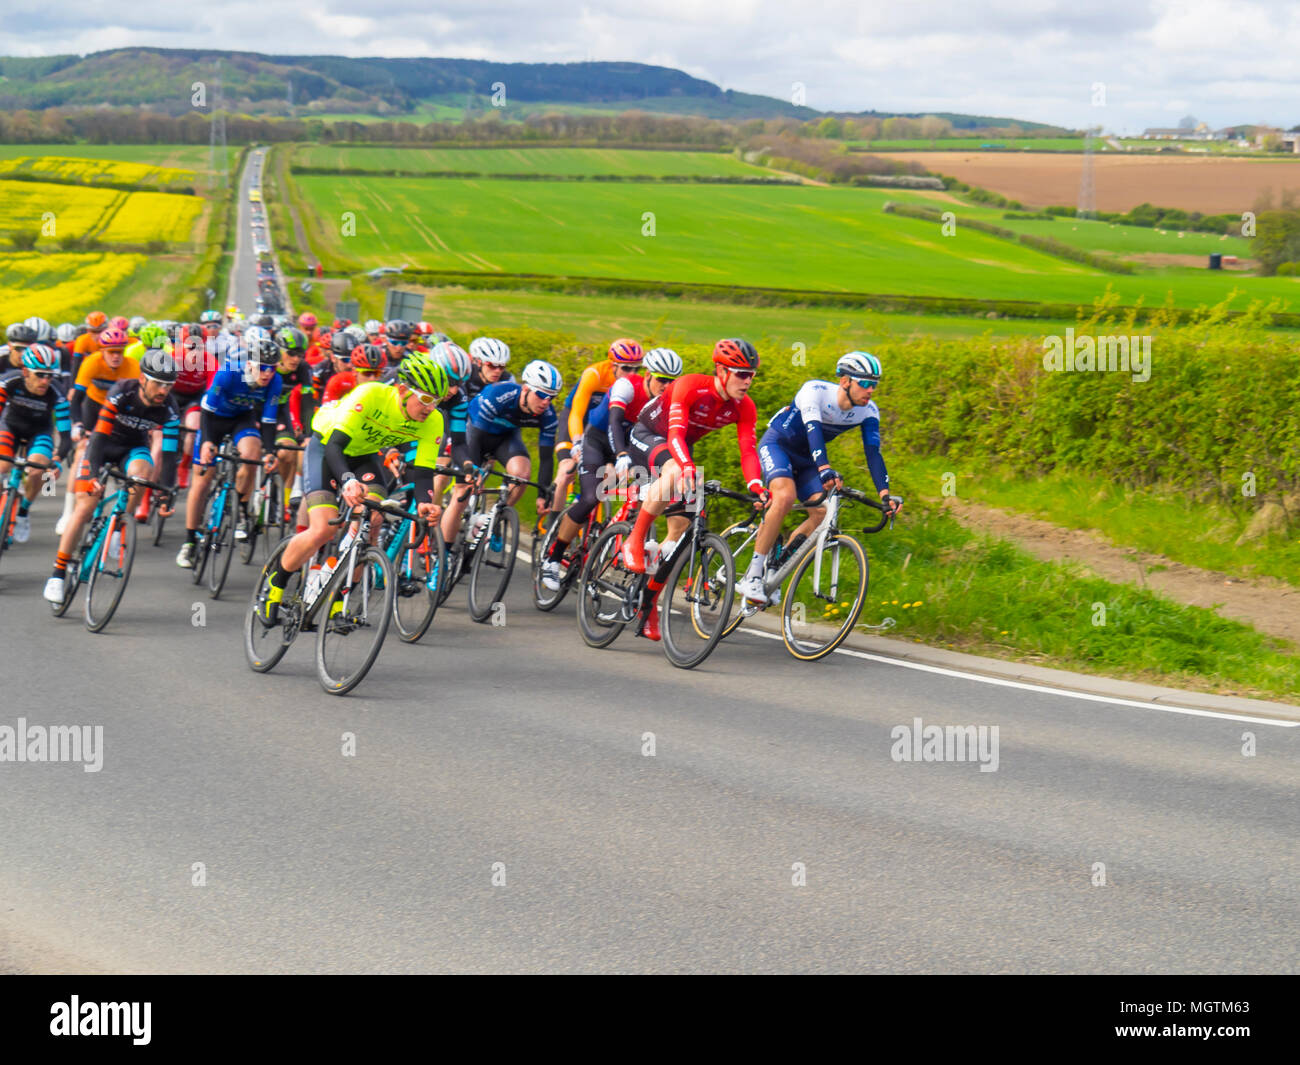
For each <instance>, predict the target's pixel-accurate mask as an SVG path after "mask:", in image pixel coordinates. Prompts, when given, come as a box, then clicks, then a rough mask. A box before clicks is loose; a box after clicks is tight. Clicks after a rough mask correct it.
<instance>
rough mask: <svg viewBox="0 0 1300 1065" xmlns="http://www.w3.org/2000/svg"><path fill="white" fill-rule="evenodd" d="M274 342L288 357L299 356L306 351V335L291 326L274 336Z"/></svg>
mask: <svg viewBox="0 0 1300 1065" xmlns="http://www.w3.org/2000/svg"><path fill="white" fill-rule="evenodd" d="M275 342H276V343H277V344H279V345H280V347H282V348H284V350H285V351H287V352H288V353H289V354H290V355H301V354H303V353H304V352H305V351H306V350H307V334H306V333H304V332H303V331H302V330H301V329H295V328H294V327H293V326H291V325H286V326H285V327H284V328H283V329H281V330H280V331H279V332H278V333H276V334H275Z"/></svg>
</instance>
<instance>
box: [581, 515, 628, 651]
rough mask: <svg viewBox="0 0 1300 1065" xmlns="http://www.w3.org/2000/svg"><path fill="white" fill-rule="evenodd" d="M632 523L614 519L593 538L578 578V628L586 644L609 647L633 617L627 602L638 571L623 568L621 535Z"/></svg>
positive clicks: (625, 533)
mask: <svg viewBox="0 0 1300 1065" xmlns="http://www.w3.org/2000/svg"><path fill="white" fill-rule="evenodd" d="M631 531H632V523H631V522H627V521H619V522H615V523H614V524H613V525H611V526H610V527H609V528H608V529H606V530H605V531H604V532H603V533H601V534H600V536H598V537H597V538H596V542H595V543H594V544H592V545H591V550H590V551H589V552H587V562H586V564H585V565H584V566H583V567H582V574H581V576H579V578H578V593H577V594H578V632H580V633H581V634H582V639H583V641H584V642H585V643H586V644H587V646H588V647H597V648H600V647H608V646H609V645H610V644H611V643H613V642H614V641H615V640H617V639H618V637H619V634H620V633H621V632H622V631H623V630H624V629H625V628H626V627H627V624H628V622H629V621H630V620H631V619H632V612H631V609H630V607H629V606H628V604H629V602H630V601H631V599H632V591H633V585H634V584H635V583H636V581H637V579H638V575H637V574H635V573H631V572H629V571H628V570H626V569H624V568H623V559H622V550H623V538H624V537H625V536H627V535H628V534H629V533H630V532H631Z"/></svg>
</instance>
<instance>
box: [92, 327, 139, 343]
mask: <svg viewBox="0 0 1300 1065" xmlns="http://www.w3.org/2000/svg"><path fill="white" fill-rule="evenodd" d="M129 343H131V338H130V337H129V336H127V335H126V330H125V329H121V328H119V327H118V326H115V325H110V326H109V327H108V328H107V329H105V330H104V331H103V332H102V333H100V334H99V346H100V347H102V348H124V347H126V346H127V345H128V344H129Z"/></svg>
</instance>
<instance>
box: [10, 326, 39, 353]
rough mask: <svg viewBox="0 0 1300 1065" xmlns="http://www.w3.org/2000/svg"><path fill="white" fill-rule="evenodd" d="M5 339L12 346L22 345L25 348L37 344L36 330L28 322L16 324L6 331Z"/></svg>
mask: <svg viewBox="0 0 1300 1065" xmlns="http://www.w3.org/2000/svg"><path fill="white" fill-rule="evenodd" d="M5 339H6V340H7V341H9V343H10V344H22V345H23V346H24V347H25V346H26V345H28V344H35V343H36V330H35V329H33V328H32V327H31V326H30V325H28V324H27V323H26V322H14V323H12V324H11V325H10V326H9V328H8V329H6V330H5Z"/></svg>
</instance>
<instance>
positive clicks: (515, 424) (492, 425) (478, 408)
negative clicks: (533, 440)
mask: <svg viewBox="0 0 1300 1065" xmlns="http://www.w3.org/2000/svg"><path fill="white" fill-rule="evenodd" d="M523 390H524V386H523V385H521V384H520V383H519V382H518V381H503V382H500V383H498V384H495V385H488V387H487V388H485V389H483V391H482V392H480V393H479V394H478V395H477V396H475V397H474V398H473V399H472V400H470V401H469V422H470V424H471V425H473V426H475V427H476V428H477V429H480V430H482V431H483V432H485V433H508V432H511V431H512V430H515V429H540V430H541V432H540V433H539V434H538V437H537V446H538V447H539V448H548V447H554V446H555V430H556V427H557V426H558V425H559V423H560V419H559V418H558V417H557V416H556V414H555V410H554V407H553V406H548V407H547V408H546V409H545V410H544V411H542V413H541V414H529V413H528V411H526V410H524V408H523V407H522V406H520V403H519V397H520V395H521V394H522V393H523Z"/></svg>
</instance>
